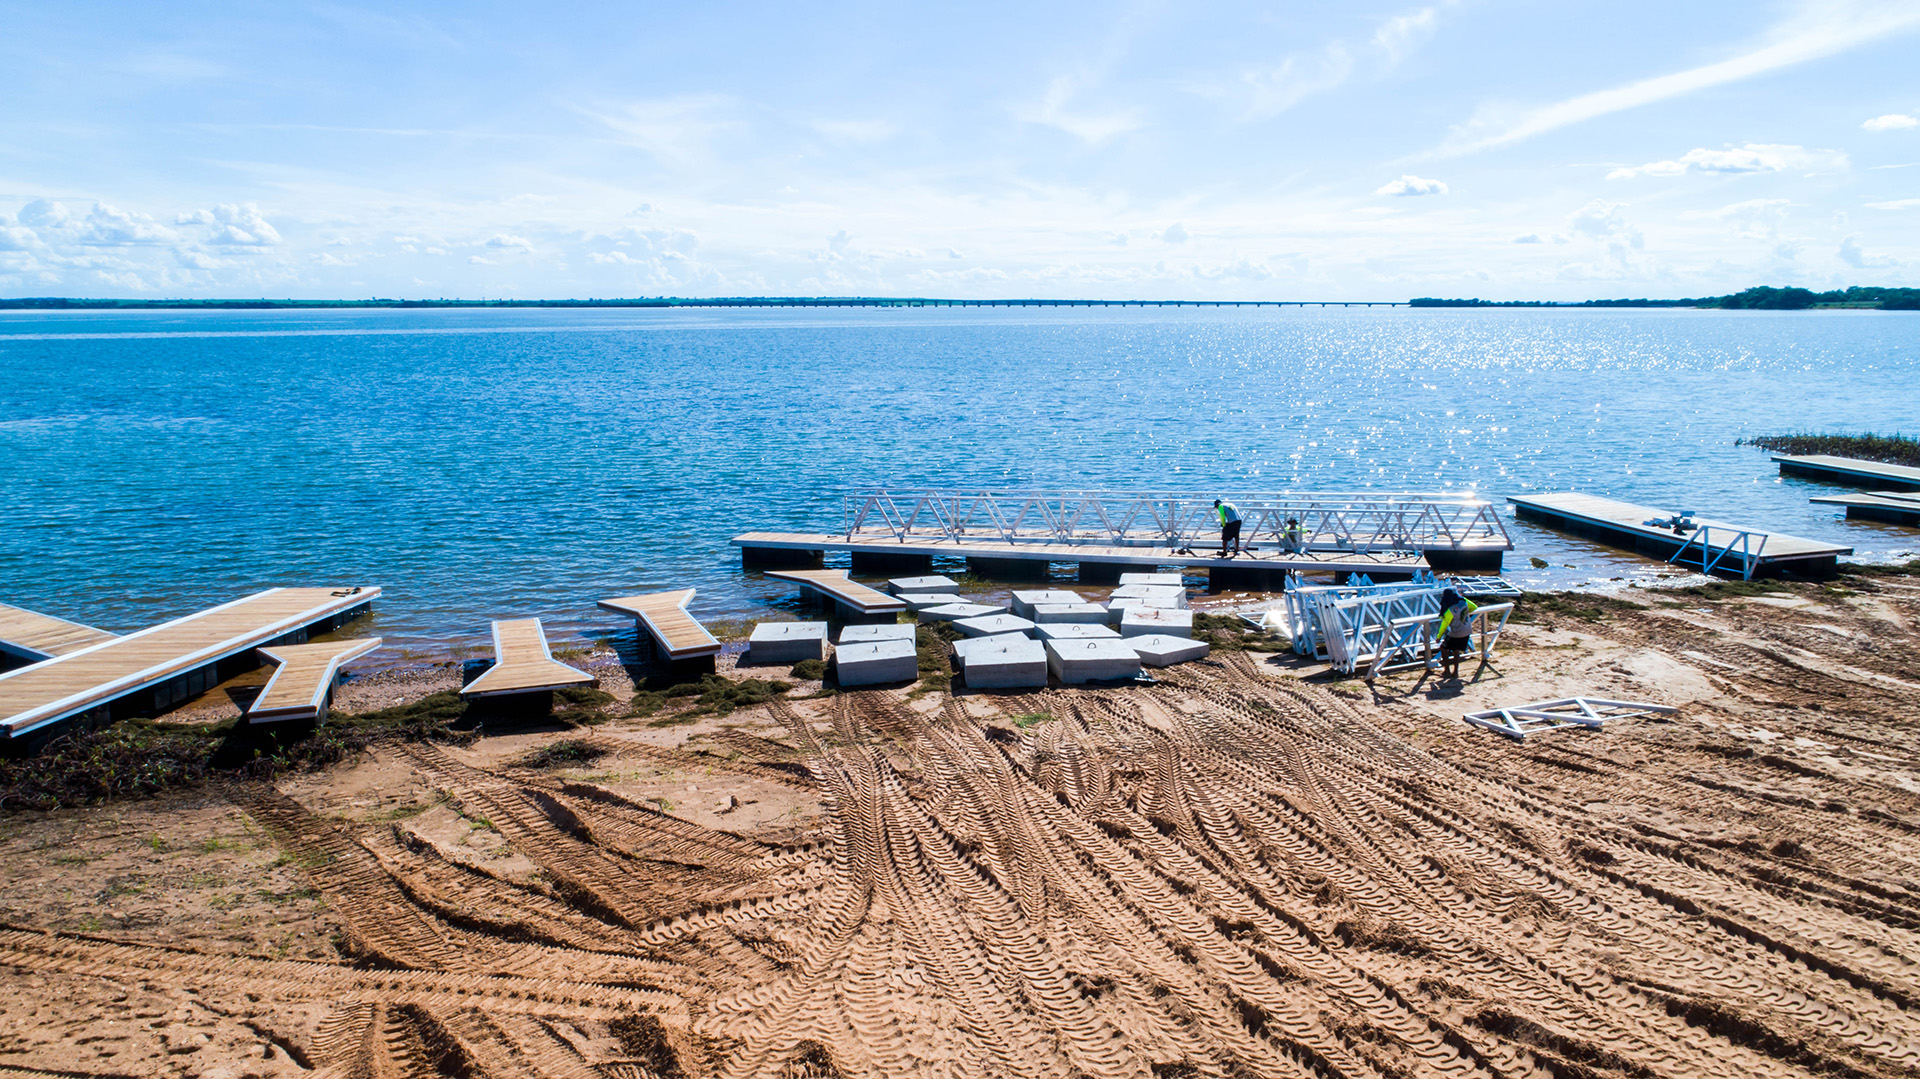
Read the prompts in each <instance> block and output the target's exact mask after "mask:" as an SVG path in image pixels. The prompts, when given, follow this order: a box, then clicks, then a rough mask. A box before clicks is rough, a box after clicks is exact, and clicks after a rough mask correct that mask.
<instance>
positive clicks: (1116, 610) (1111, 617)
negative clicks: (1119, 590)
mask: <svg viewBox="0 0 1920 1079" xmlns="http://www.w3.org/2000/svg"><path fill="white" fill-rule="evenodd" d="M1151 607H1153V604H1151V603H1149V602H1147V601H1146V600H1144V599H1141V598H1140V597H1138V596H1133V597H1130V598H1129V597H1124V596H1123V597H1121V598H1120V599H1110V600H1108V601H1107V617H1106V623H1107V625H1109V626H1117V625H1119V624H1120V619H1121V618H1122V617H1123V616H1124V615H1125V614H1126V613H1127V612H1128V611H1135V610H1144V609H1146V608H1151Z"/></svg>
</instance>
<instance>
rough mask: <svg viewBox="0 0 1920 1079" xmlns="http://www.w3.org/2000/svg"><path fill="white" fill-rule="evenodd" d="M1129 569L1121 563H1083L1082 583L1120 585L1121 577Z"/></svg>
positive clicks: (1081, 570) (1081, 565)
mask: <svg viewBox="0 0 1920 1079" xmlns="http://www.w3.org/2000/svg"><path fill="white" fill-rule="evenodd" d="M1128 568H1129V567H1128V566H1126V565H1125V564H1124V563H1120V562H1082V563H1080V583H1081V584H1119V583H1120V575H1121V574H1122V573H1124V572H1126V571H1127V569H1128ZM1142 568H1144V567H1142Z"/></svg>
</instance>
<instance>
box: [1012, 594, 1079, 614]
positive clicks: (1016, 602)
mask: <svg viewBox="0 0 1920 1079" xmlns="http://www.w3.org/2000/svg"><path fill="white" fill-rule="evenodd" d="M1084 602H1086V600H1085V598H1084V597H1082V596H1081V595H1080V593H1078V592H1068V591H1066V590H1064V589H1059V588H1040V589H1023V590H1018V591H1015V592H1014V594H1013V613H1014V614H1017V615H1019V616H1020V617H1022V618H1033V608H1034V607H1035V606H1036V605H1038V604H1042V603H1084ZM1034 621H1036V622H1037V621H1039V619H1034Z"/></svg>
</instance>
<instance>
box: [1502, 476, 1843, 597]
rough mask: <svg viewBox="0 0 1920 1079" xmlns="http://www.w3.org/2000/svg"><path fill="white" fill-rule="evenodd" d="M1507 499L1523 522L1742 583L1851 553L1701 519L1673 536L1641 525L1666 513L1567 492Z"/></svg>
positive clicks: (1830, 563) (1822, 568)
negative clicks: (1742, 581) (1690, 528)
mask: <svg viewBox="0 0 1920 1079" xmlns="http://www.w3.org/2000/svg"><path fill="white" fill-rule="evenodd" d="M1507 501H1509V502H1511V503H1513V504H1514V506H1515V508H1516V510H1517V512H1518V514H1519V516H1520V518H1521V519H1522V520H1532V521H1536V522H1538V523H1540V524H1543V525H1546V526H1547V527H1549V528H1552V529H1554V530H1556V531H1560V532H1570V533H1572V534H1574V535H1576V536H1585V537H1586V538H1588V539H1592V540H1598V541H1599V542H1601V543H1605V544H1608V545H1609V546H1613V547H1622V548H1625V549H1627V550H1630V551H1633V552H1635V553H1637V554H1643V555H1646V556H1648V557H1650V558H1658V559H1661V560H1662V561H1666V562H1672V563H1674V564H1676V565H1683V566H1695V567H1698V568H1700V569H1701V570H1703V571H1705V572H1708V573H1720V574H1726V575H1729V576H1735V577H1741V578H1746V579H1751V578H1754V577H1767V576H1772V575H1774V574H1776V573H1779V572H1781V571H1787V572H1791V573H1797V574H1802V575H1805V576H1821V575H1824V574H1829V573H1832V572H1833V571H1834V569H1835V567H1836V566H1837V565H1838V564H1839V561H1840V556H1841V555H1846V554H1852V553H1853V548H1851V547H1842V546H1840V545H1838V544H1833V543H1822V542H1821V541H1819V540H1810V539H1803V538H1802V537H1799V536H1789V535H1787V534H1785V533H1783V532H1766V531H1762V530H1761V529H1757V528H1753V527H1750V526H1747V525H1736V524H1729V523H1727V522H1725V521H1716V520H1711V519H1708V518H1705V517H1696V518H1694V519H1693V523H1694V525H1695V526H1696V527H1695V528H1693V529H1692V530H1691V531H1688V532H1684V533H1677V532H1675V531H1673V529H1671V528H1666V527H1658V526H1654V525H1649V524H1646V523H1645V522H1646V521H1648V520H1649V519H1653V518H1659V519H1662V520H1664V519H1667V518H1670V517H1672V516H1673V513H1672V511H1670V510H1662V509H1656V508H1654V507H1652V506H1637V505H1634V504H1633V503H1631V502H1617V501H1615V500H1613V499H1611V498H1600V497H1598V496H1595V495H1583V494H1576V493H1574V492H1571V491H1558V492H1551V493H1547V494H1539V495H1514V496H1512V497H1511V498H1509V499H1507Z"/></svg>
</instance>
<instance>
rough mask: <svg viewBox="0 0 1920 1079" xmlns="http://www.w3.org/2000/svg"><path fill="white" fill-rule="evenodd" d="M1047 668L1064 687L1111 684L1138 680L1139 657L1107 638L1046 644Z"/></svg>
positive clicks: (1049, 642)
mask: <svg viewBox="0 0 1920 1079" xmlns="http://www.w3.org/2000/svg"><path fill="white" fill-rule="evenodd" d="M1047 666H1048V667H1049V668H1051V669H1052V670H1053V675H1054V677H1055V678H1058V679H1060V681H1061V682H1063V683H1065V684H1067V685H1079V684H1081V683H1083V682H1112V681H1117V680H1119V679H1123V678H1138V677H1140V653H1138V652H1135V651H1134V650H1133V649H1131V648H1129V647H1127V644H1126V642H1125V641H1116V640H1112V639H1110V638H1109V639H1104V640H1103V639H1099V638H1095V639H1093V640H1083V641H1048V642H1047ZM969 684H971V683H969Z"/></svg>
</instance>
